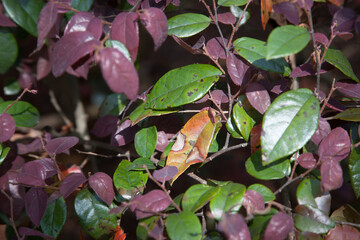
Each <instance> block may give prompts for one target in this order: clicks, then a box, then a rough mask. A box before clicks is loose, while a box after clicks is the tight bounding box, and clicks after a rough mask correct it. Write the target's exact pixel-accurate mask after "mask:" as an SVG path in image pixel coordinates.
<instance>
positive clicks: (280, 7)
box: [273, 2, 300, 25]
mask: <svg viewBox="0 0 360 240" xmlns="http://www.w3.org/2000/svg"><path fill="white" fill-rule="evenodd" d="M273 8H274V12H275V13H279V14H283V15H284V16H285V17H286V19H287V20H288V21H289V22H290V23H292V24H294V25H299V23H300V17H299V12H298V9H297V6H296V5H295V4H294V3H292V2H281V3H277V4H274V5H273Z"/></svg>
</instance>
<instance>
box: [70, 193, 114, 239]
mask: <svg viewBox="0 0 360 240" xmlns="http://www.w3.org/2000/svg"><path fill="white" fill-rule="evenodd" d="M109 211H110V209H109V207H108V206H107V205H106V204H104V203H103V202H101V201H100V200H99V199H98V198H97V197H96V194H93V193H91V192H90V191H89V190H87V189H83V190H81V191H80V192H79V193H78V195H77V196H76V198H75V212H76V215H77V216H78V217H79V220H80V224H81V226H82V228H83V229H84V230H85V231H86V232H87V233H88V234H89V235H90V236H91V237H93V238H96V239H98V238H100V237H101V236H102V235H104V234H109V233H111V232H113V231H114V230H115V229H116V215H114V214H110V213H109Z"/></svg>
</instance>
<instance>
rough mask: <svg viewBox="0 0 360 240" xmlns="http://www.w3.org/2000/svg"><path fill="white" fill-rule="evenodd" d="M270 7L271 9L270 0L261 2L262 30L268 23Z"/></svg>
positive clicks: (271, 3) (271, 2)
mask: <svg viewBox="0 0 360 240" xmlns="http://www.w3.org/2000/svg"><path fill="white" fill-rule="evenodd" d="M272 7H273V1H272V0H261V24H262V27H263V29H264V30H265V27H266V24H267V22H268V21H269V17H270V13H271V11H272Z"/></svg>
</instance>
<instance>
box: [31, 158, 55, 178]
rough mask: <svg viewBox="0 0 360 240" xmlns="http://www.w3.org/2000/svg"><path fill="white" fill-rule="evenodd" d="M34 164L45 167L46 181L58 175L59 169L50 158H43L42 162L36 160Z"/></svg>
mask: <svg viewBox="0 0 360 240" xmlns="http://www.w3.org/2000/svg"><path fill="white" fill-rule="evenodd" d="M33 162H37V163H40V164H41V165H42V166H43V171H44V172H45V176H44V177H45V178H44V180H45V179H47V178H49V177H52V176H54V175H55V174H57V173H58V169H57V167H56V165H55V162H54V160H52V159H50V158H43V159H40V160H35V161H33Z"/></svg>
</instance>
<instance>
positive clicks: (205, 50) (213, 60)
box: [203, 45, 225, 74]
mask: <svg viewBox="0 0 360 240" xmlns="http://www.w3.org/2000/svg"><path fill="white" fill-rule="evenodd" d="M203 50H204V55H205V56H207V57H208V58H210V60H211V61H212V62H213V63H215V65H216V66H217V67H218V68H219V69H220V71H221V72H222V73H223V74H225V71H224V69H223V68H222V67H221V65H220V64H219V62H218V61H217V60H216V59H214V58H213V57H212V56H211V55H210V54H209V52H208V51H207V49H206V46H205V45H204V46H203Z"/></svg>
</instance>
